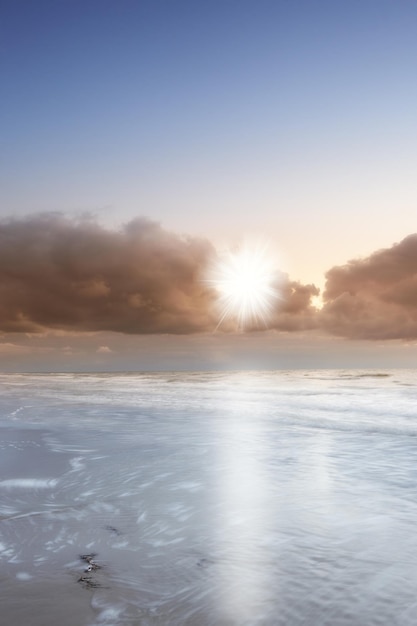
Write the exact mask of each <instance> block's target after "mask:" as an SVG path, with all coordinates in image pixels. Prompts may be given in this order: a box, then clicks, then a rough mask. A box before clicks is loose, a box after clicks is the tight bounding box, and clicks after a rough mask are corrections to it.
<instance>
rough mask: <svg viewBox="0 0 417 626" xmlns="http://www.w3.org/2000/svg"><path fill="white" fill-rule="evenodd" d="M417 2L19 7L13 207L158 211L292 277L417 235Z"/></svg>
mask: <svg viewBox="0 0 417 626" xmlns="http://www.w3.org/2000/svg"><path fill="white" fill-rule="evenodd" d="M416 29H417V3H415V2H412V1H403V0H398V1H396V2H394V1H386V0H360V1H359V0H349V2H343V1H338V0H333V1H326V0H316V1H315V0H309V1H307V0H305V1H289V0H288V1H280V0H275V1H266V0H258V1H256V2H255V1H254V0H252V1H247V0H243V1H242V0H241V1H237V0H234V1H227V0H224V1H222V2H220V1H216V0H214V1H210V2H198V1H193V2H191V1H175V0H171V1H166V2H160V1H132V0H117V1H116V0H113V1H109V0H100V1H89V0H84V1H83V2H79V1H75V0H67V1H59V0H55V1H52V0H51V1H45V0H37V1H36V2H33V1H19V0H14V1H7V0H5V1H3V2H2V3H1V7H0V48H1V54H0V67H1V75H2V85H3V95H2V98H1V100H0V119H1V120H2V122H1V126H2V129H1V147H0V159H1V161H0V166H1V167H0V200H1V202H0V216H8V215H14V216H23V215H26V214H28V213H37V212H40V211H63V212H66V213H68V214H73V215H76V214H79V213H83V212H89V213H93V214H95V215H97V216H98V218H99V219H100V221H101V223H103V224H104V225H106V226H108V227H117V226H118V225H120V224H121V223H123V222H126V221H128V220H130V219H132V218H134V217H137V216H147V217H149V218H151V219H154V220H156V221H158V222H161V224H162V225H163V227H165V228H168V229H170V230H173V231H176V232H180V233H189V234H195V235H203V236H207V237H208V238H209V239H210V240H211V241H212V242H213V243H214V245H218V246H219V247H221V246H224V245H229V244H233V243H235V242H236V241H237V240H239V239H241V238H244V237H246V236H247V235H248V234H251V235H257V236H258V237H261V238H262V237H267V238H268V239H269V240H270V242H271V243H272V246H273V247H274V248H276V250H277V251H278V252H279V256H280V258H282V264H283V269H284V270H285V271H288V272H289V274H290V275H291V277H293V278H294V279H296V280H302V281H305V282H314V283H315V284H316V285H318V286H320V287H323V284H324V273H325V272H326V271H327V270H328V269H330V268H331V267H332V266H334V265H337V264H342V263H345V262H346V261H347V260H348V259H350V258H353V257H358V256H366V255H369V254H370V253H371V252H373V251H374V250H376V249H378V248H383V247H388V246H390V245H391V244H392V243H394V242H396V241H399V240H401V239H402V238H404V237H405V236H406V235H408V234H410V233H411V232H414V230H415V215H416V209H417V188H416V185H415V171H416V166H417V153H416V145H417V121H416V119H417V118H416V110H417V82H416V80H415V77H416V69H417V67H416V65H417V38H416V36H415V34H416Z"/></svg>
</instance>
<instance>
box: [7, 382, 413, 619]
mask: <svg viewBox="0 0 417 626" xmlns="http://www.w3.org/2000/svg"><path fill="white" fill-rule="evenodd" d="M415 374H416V373H415V372H413V371H410V370H397V371H395V370H394V371H385V370H384V371H366V370H361V371H359V370H355V371H348V370H346V371H339V370H337V371H336V370H326V371H324V370H305V371H303V370H300V371H277V372H188V373H187V372H184V373H181V372H177V373H155V374H152V373H149V374H146V373H143V374H129V373H126V374H42V375H40V374H4V375H0V392H1V401H0V415H1V417H0V580H1V582H2V585H1V587H0V604H1V607H2V620H3V621H2V623H5V624H13V623H15V624H17V623H22V624H23V623H26V624H30V626H56V624H60V626H96V625H97V626H98V625H100V624H106V625H113V626H116V625H117V626H119V625H126V626H139V625H141V626H142V625H144V626H145V625H167V626H168V625H169V626H176V625H178V626H180V625H187V626H209V625H210V626H211V625H212V626H215V625H216V626H242V625H253V626H256V625H259V626H261V625H262V626H281V625H282V626H301V625H303V624H304V625H308V626H314V625H317V626H326V625H328V626H348V625H355V626H374V625H384V626H385V625H388V624H389V625H390V626H395V625H398V626H407V625H408V624H409V625H410V626H411V625H412V624H415V620H416V617H415V616H416V612H417V601H416V599H415V580H416V565H415V554H416V549H417V537H416V535H415V525H416V523H417V486H416V470H415V468H416V467H417V464H416V461H417V438H416V435H417V419H416V415H415V406H416V399H417V386H416V383H415V381H416V375H415Z"/></svg>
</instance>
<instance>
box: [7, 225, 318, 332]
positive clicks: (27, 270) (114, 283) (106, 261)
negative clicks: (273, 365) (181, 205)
mask: <svg viewBox="0 0 417 626" xmlns="http://www.w3.org/2000/svg"><path fill="white" fill-rule="evenodd" d="M215 257H216V252H215V250H214V247H213V246H212V244H211V243H210V242H209V241H207V240H204V239H199V238H196V237H188V236H180V235H177V234H175V233H171V232H168V231H166V230H164V229H163V228H162V227H161V226H160V225H159V224H157V223H155V222H152V221H150V220H148V219H146V218H138V219H135V220H133V221H131V222H130V223H128V224H127V225H126V226H125V227H123V228H122V229H121V230H119V231H114V230H108V229H105V228H103V227H102V226H100V225H99V224H97V223H96V222H94V221H93V220H89V219H82V220H72V219H69V218H66V217H64V216H63V215H61V214H58V213H52V214H41V215H35V216H29V217H26V218H23V219H12V220H8V221H4V222H2V223H0V331H3V332H7V333H11V332H18V333H22V332H24V333H35V334H37V333H42V332H45V331H53V332H61V331H65V332H74V331H75V332H80V331H81V332H97V331H115V332H121V333H126V334H129V333H130V334H161V333H172V334H191V333H198V332H207V331H208V332H211V331H213V330H214V328H215V327H216V325H217V322H218V312H217V309H216V307H215V306H214V304H215V293H214V291H213V289H212V288H211V287H210V286H209V285H208V284H207V281H204V274H205V272H206V268H207V267H208V265H209V264H210V263H211V262H213V259H214V258H215ZM281 293H282V299H281V301H280V302H279V304H278V305H277V310H276V313H275V315H274V316H273V319H272V320H271V326H272V327H273V328H276V329H279V330H287V331H294V330H300V329H306V328H310V327H312V326H314V324H315V323H316V322H315V321H314V319H315V311H314V309H313V307H311V304H310V303H311V297H312V296H313V295H315V294H317V293H318V291H317V289H316V287H314V286H313V285H301V284H300V283H296V282H291V281H290V280H289V279H288V278H287V277H286V278H284V280H283V282H282V284H281ZM221 330H222V331H228V330H234V327H233V324H230V323H229V324H225V326H224V327H223V325H222V329H221Z"/></svg>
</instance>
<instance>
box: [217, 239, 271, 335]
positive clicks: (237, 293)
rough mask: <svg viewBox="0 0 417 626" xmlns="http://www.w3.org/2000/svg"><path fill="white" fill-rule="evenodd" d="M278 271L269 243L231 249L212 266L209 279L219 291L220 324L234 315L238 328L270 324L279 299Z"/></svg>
mask: <svg viewBox="0 0 417 626" xmlns="http://www.w3.org/2000/svg"><path fill="white" fill-rule="evenodd" d="M278 276H279V272H278V271H277V270H276V269H275V267H274V264H273V262H272V260H271V258H270V257H269V256H268V254H267V248H266V246H253V247H249V246H244V247H242V248H241V249H240V250H238V251H236V252H231V251H228V252H227V253H226V254H225V255H223V257H222V258H220V260H219V261H218V262H217V264H216V265H215V266H214V267H213V269H212V271H211V273H210V278H209V280H208V282H209V283H210V284H211V285H212V286H213V287H214V288H215V290H216V291H217V294H218V303H219V308H220V320H219V323H218V324H217V327H216V330H217V328H219V326H220V324H221V323H222V322H223V320H225V319H226V318H233V319H235V321H236V322H237V324H238V327H239V328H242V329H243V328H245V326H247V325H249V324H251V325H253V324H259V323H261V324H262V325H264V326H267V322H268V318H269V317H270V315H271V313H272V311H273V309H274V304H276V300H277V299H279V297H280V294H279V290H278Z"/></svg>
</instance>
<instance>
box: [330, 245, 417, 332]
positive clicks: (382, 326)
mask: <svg viewBox="0 0 417 626" xmlns="http://www.w3.org/2000/svg"><path fill="white" fill-rule="evenodd" d="M326 278H327V282H326V287H325V291H324V294H323V300H324V306H323V309H322V310H321V313H320V325H321V326H322V327H323V328H324V329H325V330H327V331H328V332H330V333H332V334H334V335H339V336H343V337H349V338H355V339H415V338H417V234H413V235H410V236H409V237H406V238H405V239H404V240H403V241H401V242H400V243H397V244H394V245H393V246H392V247H391V248H387V249H383V250H379V251H377V252H374V253H373V254H372V255H371V256H369V257H368V258H364V259H358V260H353V261H350V262H349V263H347V264H346V265H343V266H339V267H333V268H332V269H331V270H330V271H329V272H327V274H326Z"/></svg>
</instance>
